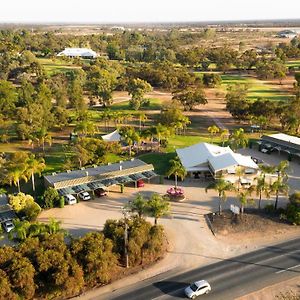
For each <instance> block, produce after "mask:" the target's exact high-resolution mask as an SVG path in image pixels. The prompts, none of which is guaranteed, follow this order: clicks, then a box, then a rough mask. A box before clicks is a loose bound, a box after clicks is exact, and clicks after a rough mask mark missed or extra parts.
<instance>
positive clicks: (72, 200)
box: [65, 194, 77, 205]
mask: <svg viewBox="0 0 300 300" xmlns="http://www.w3.org/2000/svg"><path fill="white" fill-rule="evenodd" d="M65 202H66V203H67V204H68V205H73V204H76V203H77V200H76V198H75V197H74V196H73V195H71V194H67V195H65Z"/></svg>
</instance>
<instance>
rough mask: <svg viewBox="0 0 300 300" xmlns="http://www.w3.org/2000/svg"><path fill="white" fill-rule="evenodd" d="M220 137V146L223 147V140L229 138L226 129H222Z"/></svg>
mask: <svg viewBox="0 0 300 300" xmlns="http://www.w3.org/2000/svg"><path fill="white" fill-rule="evenodd" d="M220 136H221V140H222V146H223V147H224V144H225V139H226V138H228V137H229V130H228V129H226V128H224V129H222V130H221V133H220Z"/></svg>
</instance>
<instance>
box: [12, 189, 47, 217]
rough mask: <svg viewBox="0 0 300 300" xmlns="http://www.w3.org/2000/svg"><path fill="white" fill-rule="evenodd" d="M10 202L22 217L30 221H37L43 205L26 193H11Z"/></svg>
mask: <svg viewBox="0 0 300 300" xmlns="http://www.w3.org/2000/svg"><path fill="white" fill-rule="evenodd" d="M8 202H9V204H10V205H11V207H12V209H13V210H14V211H15V212H16V213H17V214H18V216H19V217H20V218H25V219H26V220H28V221H35V220H36V218H37V217H38V215H39V213H40V212H41V207H40V206H39V205H38V204H37V203H36V202H35V201H34V198H33V197H32V196H30V195H26V194H24V193H18V194H16V195H9V197H8Z"/></svg>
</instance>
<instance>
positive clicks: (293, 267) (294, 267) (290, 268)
mask: <svg viewBox="0 0 300 300" xmlns="http://www.w3.org/2000/svg"><path fill="white" fill-rule="evenodd" d="M298 267H300V265H296V266H292V267H289V268H287V269H284V270H280V271H277V272H275V273H276V274H280V273H283V272H286V271H289V270H292V269H296V268H298Z"/></svg>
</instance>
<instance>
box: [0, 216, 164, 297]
mask: <svg viewBox="0 0 300 300" xmlns="http://www.w3.org/2000/svg"><path fill="white" fill-rule="evenodd" d="M125 222H126V226H127V230H128V247H127V248H128V249H127V250H128V256H129V266H130V267H134V266H138V265H140V264H147V263H151V262H153V261H155V260H156V259H157V258H158V257H160V256H161V255H162V254H163V252H164V249H165V247H164V245H165V236H164V232H163V228H162V227H161V226H156V225H155V226H152V225H151V224H150V223H149V222H147V221H145V219H143V218H139V217H130V218H126V219H123V220H119V221H116V220H108V221H107V222H106V223H105V225H104V230H103V232H91V233H88V234H86V235H85V236H83V237H81V238H72V239H71V240H68V239H66V233H65V232H64V231H62V230H61V228H60V225H59V222H57V221H55V220H51V221H50V222H49V223H48V224H42V223H28V222H21V221H19V222H16V223H15V226H16V227H15V229H14V232H13V236H14V237H16V238H18V239H19V241H21V243H20V244H19V245H18V246H16V247H8V246H5V247H2V248H0V273H1V279H0V286H1V289H0V298H1V299H11V300H14V299H19V298H22V299H33V298H43V299H46V298H47V299H54V298H67V297H71V296H75V295H78V294H79V293H80V292H82V291H83V290H84V289H87V288H91V287H94V286H96V285H103V284H106V283H108V282H110V281H111V280H112V279H114V278H115V277H116V274H117V273H120V272H122V271H123V267H122V266H121V265H122V264H123V262H124V236H125Z"/></svg>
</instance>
